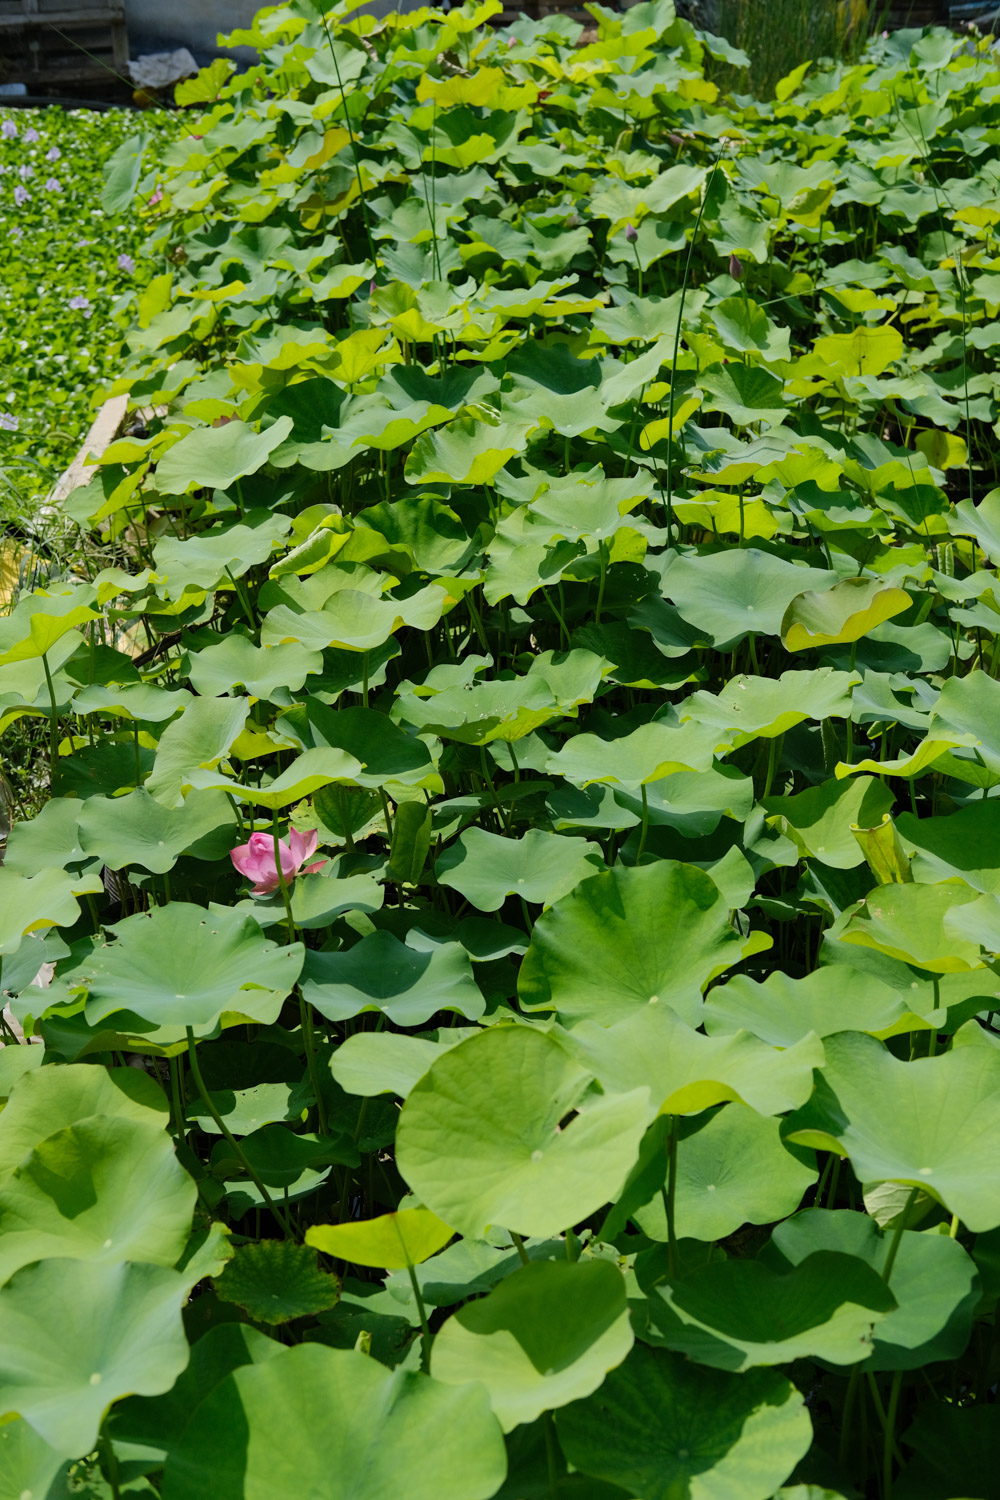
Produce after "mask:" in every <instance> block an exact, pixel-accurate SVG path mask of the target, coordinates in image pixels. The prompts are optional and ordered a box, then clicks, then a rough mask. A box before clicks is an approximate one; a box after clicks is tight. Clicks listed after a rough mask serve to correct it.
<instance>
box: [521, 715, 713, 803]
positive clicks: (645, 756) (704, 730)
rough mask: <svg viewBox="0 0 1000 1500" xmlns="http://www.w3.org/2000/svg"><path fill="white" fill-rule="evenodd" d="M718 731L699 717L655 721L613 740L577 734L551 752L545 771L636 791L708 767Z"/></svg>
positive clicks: (577, 783) (582, 783)
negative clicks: (674, 721)
mask: <svg viewBox="0 0 1000 1500" xmlns="http://www.w3.org/2000/svg"><path fill="white" fill-rule="evenodd" d="M716 739H717V734H716V733H715V732H714V731H713V729H712V728H711V726H703V725H701V724H699V723H697V722H696V721H695V720H694V719H688V720H686V721H685V722H684V723H683V724H676V723H664V722H662V721H661V720H654V721H653V723H651V724H640V726H639V728H638V729H633V730H632V731H631V732H629V733H626V734H623V735H622V736H621V738H620V739H613V740H608V739H604V738H602V737H601V736H600V735H597V734H576V735H574V736H573V737H572V738H571V739H568V740H566V742H565V743H564V744H563V746H562V748H561V749H560V750H558V751H557V752H556V753H555V754H553V755H550V756H549V757H548V758H547V760H546V762H545V770H546V771H547V772H548V773H550V774H553V775H557V776H563V777H565V779H566V780H567V781H569V782H572V783H573V784H574V785H575V786H580V787H585V786H591V785H592V784H593V783H595V782H608V783H610V784H611V785H614V786H622V787H629V788H631V789H632V790H635V789H637V788H639V787H640V786H646V785H648V784H650V783H651V782H656V781H662V780H663V778H664V777H666V776H673V775H675V774H676V773H677V772H683V771H708V770H709V769H710V768H711V765H712V759H713V754H714V750H713V746H714V744H715V742H716Z"/></svg>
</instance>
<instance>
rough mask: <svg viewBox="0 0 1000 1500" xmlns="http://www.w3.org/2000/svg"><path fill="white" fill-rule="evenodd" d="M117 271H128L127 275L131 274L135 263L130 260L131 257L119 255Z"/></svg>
mask: <svg viewBox="0 0 1000 1500" xmlns="http://www.w3.org/2000/svg"><path fill="white" fill-rule="evenodd" d="M118 269H119V271H128V273H129V275H131V274H132V272H133V271H134V270H135V261H134V260H133V259H132V257H131V255H119V257H118Z"/></svg>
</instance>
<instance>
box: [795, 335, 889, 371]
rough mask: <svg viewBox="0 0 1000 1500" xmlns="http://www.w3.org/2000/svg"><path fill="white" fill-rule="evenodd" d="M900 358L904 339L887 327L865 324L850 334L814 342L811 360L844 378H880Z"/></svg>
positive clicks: (828, 336)
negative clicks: (860, 376) (872, 326)
mask: <svg viewBox="0 0 1000 1500" xmlns="http://www.w3.org/2000/svg"><path fill="white" fill-rule="evenodd" d="M902 356H903V336H902V334H901V333H900V332H899V329H898V328H890V327H889V326H888V325H886V326H885V327H882V328H871V327H868V326H866V325H864V324H862V325H861V326H860V327H858V328H855V329H854V331H853V332H852V333H830V334H827V335H825V336H824V337H823V338H819V339H817V340H816V342H815V344H814V345H813V358H814V359H815V360H817V361H818V364H819V366H820V367H822V368H823V369H824V370H829V371H832V372H834V373H838V374H839V373H843V374H845V375H881V374H882V372H883V371H884V370H887V369H888V368H889V366H890V365H891V364H894V363H895V361H896V360H897V359H901V358H902Z"/></svg>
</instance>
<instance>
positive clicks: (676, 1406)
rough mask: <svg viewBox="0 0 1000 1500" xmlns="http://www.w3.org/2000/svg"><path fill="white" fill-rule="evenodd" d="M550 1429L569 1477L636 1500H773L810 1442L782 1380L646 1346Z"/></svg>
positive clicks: (795, 1395)
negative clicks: (586, 1478)
mask: <svg viewBox="0 0 1000 1500" xmlns="http://www.w3.org/2000/svg"><path fill="white" fill-rule="evenodd" d="M556 1427H557V1429H558V1432H559V1441H560V1443H561V1444H562V1448H563V1452H564V1453H565V1454H566V1457H567V1458H568V1459H569V1461H570V1463H571V1464H573V1465H574V1467H575V1468H577V1469H580V1470H582V1471H583V1473H585V1474H591V1475H593V1476H594V1477H595V1478H598V1479H607V1480H609V1481H610V1482H611V1483H612V1484H616V1485H620V1486H624V1487H625V1488H626V1490H631V1491H632V1492H633V1493H634V1494H636V1495H642V1496H643V1500H673V1497H674V1496H675V1495H681V1494H683V1495H685V1496H686V1497H688V1500H770V1497H771V1496H772V1495H773V1494H774V1491H775V1489H776V1488H777V1486H778V1485H780V1484H781V1483H782V1481H783V1480H785V1479H787V1478H788V1476H789V1475H790V1474H791V1472H792V1470H793V1469H794V1468H795V1465H796V1464H797V1463H798V1461H799V1459H800V1458H802V1456H803V1454H804V1453H805V1452H806V1450H807V1449H808V1448H809V1446H810V1444H811V1442H812V1423H811V1422H810V1420H809V1414H808V1412H807V1411H806V1409H805V1406H804V1404H803V1401H802V1397H801V1395H800V1394H799V1392H798V1391H797V1390H796V1389H795V1387H794V1386H793V1385H792V1383H791V1382H790V1381H788V1380H786V1379H785V1377H784V1376H783V1375H778V1374H777V1373H776V1372H775V1371H773V1370H753V1371H749V1372H748V1373H747V1374H745V1375H743V1376H736V1375H732V1374H730V1373H729V1372H728V1371H723V1370H709V1369H704V1368H701V1367H699V1366H697V1365H691V1364H690V1363H689V1362H688V1361H687V1360H685V1359H683V1358H682V1357H681V1356H680V1355H677V1354H670V1353H668V1352H667V1351H666V1350H662V1349H649V1348H647V1347H646V1346H645V1345H643V1344H637V1345H636V1346H635V1348H634V1349H633V1350H632V1353H631V1354H630V1355H629V1357H628V1359H627V1360H626V1361H625V1363H624V1364H623V1365H619V1367H618V1369H617V1370H613V1371H612V1372H611V1373H610V1374H609V1375H608V1377H607V1379H606V1380H605V1382H604V1384H603V1385H602V1386H601V1388H600V1390H599V1391H596V1392H595V1393H594V1394H593V1395H592V1396H588V1397H587V1398H586V1400H584V1401H577V1402H574V1403H573V1405H571V1406H567V1407H564V1408H563V1410H562V1411H560V1412H559V1413H558V1414H557V1416H556Z"/></svg>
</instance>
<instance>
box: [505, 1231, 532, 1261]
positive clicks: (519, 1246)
mask: <svg viewBox="0 0 1000 1500" xmlns="http://www.w3.org/2000/svg"><path fill="white" fill-rule="evenodd" d="M507 1232H508V1234H509V1235H510V1237H511V1241H512V1242H513V1245H514V1249H515V1250H516V1251H517V1253H518V1255H519V1256H520V1259H521V1264H522V1266H530V1265H531V1256H530V1255H529V1254H528V1252H527V1250H526V1249H525V1248H524V1240H523V1239H522V1238H521V1236H520V1235H519V1234H515V1233H514V1231H513V1229H510V1230H508V1231H507Z"/></svg>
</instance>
